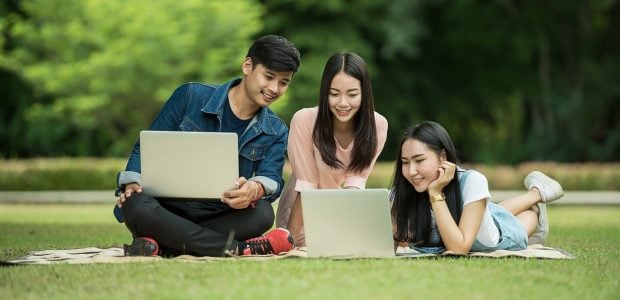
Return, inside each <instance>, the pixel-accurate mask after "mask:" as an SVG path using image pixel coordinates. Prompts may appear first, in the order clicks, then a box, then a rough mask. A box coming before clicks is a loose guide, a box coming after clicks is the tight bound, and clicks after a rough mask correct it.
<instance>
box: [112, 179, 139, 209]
mask: <svg viewBox="0 0 620 300" xmlns="http://www.w3.org/2000/svg"><path fill="white" fill-rule="evenodd" d="M140 192H142V187H141V186H140V185H139V184H137V183H135V182H134V183H130V184H128V185H126V186H125V191H124V192H122V193H121V194H120V196H119V197H118V201H116V205H117V206H118V207H121V206H123V203H125V201H127V198H129V197H130V196H131V194H133V193H140Z"/></svg>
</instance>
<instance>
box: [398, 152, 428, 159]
mask: <svg viewBox="0 0 620 300" xmlns="http://www.w3.org/2000/svg"><path fill="white" fill-rule="evenodd" d="M422 155H424V153H420V154H416V155H414V156H412V157H411V158H412V159H416V158H418V157H420V156H422ZM403 158H404V159H407V158H408V157H404V156H403V157H401V158H400V159H403Z"/></svg>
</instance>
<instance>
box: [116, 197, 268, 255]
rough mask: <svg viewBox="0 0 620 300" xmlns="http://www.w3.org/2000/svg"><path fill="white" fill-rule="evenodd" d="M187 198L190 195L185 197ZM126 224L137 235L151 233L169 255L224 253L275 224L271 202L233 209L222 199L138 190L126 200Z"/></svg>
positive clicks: (262, 201) (123, 208) (124, 207)
mask: <svg viewBox="0 0 620 300" xmlns="http://www.w3.org/2000/svg"><path fill="white" fill-rule="evenodd" d="M185 200H187V199H185ZM122 210H123V216H124V218H125V224H126V226H127V228H128V229H129V231H131V233H132V235H133V237H134V238H136V237H151V238H153V239H155V240H156V241H157V243H158V244H159V246H160V247H161V248H162V249H163V250H164V252H165V253H166V254H167V255H180V254H190V255H196V256H222V254H223V252H224V251H225V250H227V249H226V246H227V243H231V241H229V240H228V239H229V235H230V234H231V232H234V237H233V238H234V240H232V243H231V244H230V245H229V249H235V248H236V246H237V244H238V243H239V241H244V240H247V239H249V238H253V237H257V236H260V235H261V234H263V233H264V232H265V231H267V230H269V228H271V226H272V225H273V221H274V213H273V208H272V207H271V204H270V203H268V202H266V201H264V200H260V201H258V202H257V203H256V207H255V208H251V207H248V208H245V209H233V208H230V207H228V205H226V204H224V203H221V202H209V201H182V200H178V199H177V200H173V199H166V198H159V199H156V198H153V197H151V196H149V195H147V194H144V193H135V194H132V195H131V197H129V198H128V199H127V200H126V201H125V203H123V207H122Z"/></svg>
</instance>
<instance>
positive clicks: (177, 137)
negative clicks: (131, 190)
mask: <svg viewBox="0 0 620 300" xmlns="http://www.w3.org/2000/svg"><path fill="white" fill-rule="evenodd" d="M237 145H238V139H237V134H236V133H231V132H188V131H146V130H145V131H141V132H140V164H141V169H142V171H141V172H142V190H143V191H144V192H145V193H147V194H149V195H151V196H155V197H173V198H203V199H207V198H210V199H220V198H221V195H222V193H223V192H224V191H226V190H229V189H231V188H232V187H233V185H234V182H235V180H236V179H237V178H238V177H239V158H238V152H239V150H238V147H237Z"/></svg>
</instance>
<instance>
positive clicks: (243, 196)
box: [222, 177, 262, 209]
mask: <svg viewBox="0 0 620 300" xmlns="http://www.w3.org/2000/svg"><path fill="white" fill-rule="evenodd" d="M261 192H262V186H261V185H260V183H258V182H256V181H250V180H247V179H245V177H239V179H237V181H236V182H235V188H233V189H231V190H229V191H226V192H224V194H222V202H224V203H226V204H228V206H230V207H232V208H234V209H243V208H247V207H248V206H250V205H251V204H252V203H254V202H255V201H256V199H257V198H258V197H259V195H261ZM261 196H262V195H261Z"/></svg>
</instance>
